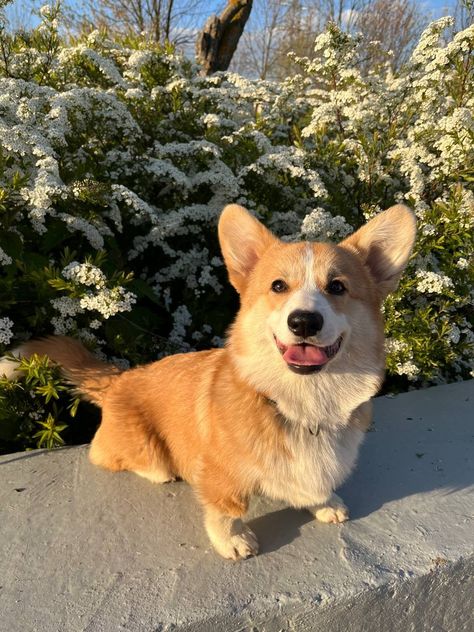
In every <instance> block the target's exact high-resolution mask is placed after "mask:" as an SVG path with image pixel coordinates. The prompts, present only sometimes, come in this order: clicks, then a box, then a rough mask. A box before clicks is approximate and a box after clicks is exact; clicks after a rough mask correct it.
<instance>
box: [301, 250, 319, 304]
mask: <svg viewBox="0 0 474 632" xmlns="http://www.w3.org/2000/svg"><path fill="white" fill-rule="evenodd" d="M303 263H304V283H303V287H304V289H305V290H307V291H310V292H311V291H315V290H316V281H315V279H314V251H313V248H312V246H311V244H308V243H307V244H306V245H305V249H304V259H303Z"/></svg>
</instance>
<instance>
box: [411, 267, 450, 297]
mask: <svg viewBox="0 0 474 632" xmlns="http://www.w3.org/2000/svg"><path fill="white" fill-rule="evenodd" d="M416 278H417V279H418V282H417V284H416V289H417V290H418V291H419V292H423V293H426V294H443V292H444V290H446V289H451V288H453V287H454V283H453V281H452V279H450V278H449V277H448V276H447V275H446V274H443V273H441V272H430V271H428V270H417V272H416Z"/></svg>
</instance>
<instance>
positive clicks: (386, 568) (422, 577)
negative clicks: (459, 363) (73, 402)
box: [0, 381, 474, 632]
mask: <svg viewBox="0 0 474 632" xmlns="http://www.w3.org/2000/svg"><path fill="white" fill-rule="evenodd" d="M473 402H474V381H469V382H464V383H460V384H452V385H448V386H441V387H436V388H432V389H428V390H425V391H417V392H411V393H407V394H404V395H400V396H397V397H395V398H389V397H381V398H378V399H377V400H376V403H375V420H376V429H375V431H373V432H370V433H368V436H367V441H366V443H365V445H364V447H363V449H362V453H361V457H360V461H359V467H358V469H357V470H356V472H355V473H354V475H353V476H352V478H351V479H350V481H349V482H348V483H347V484H346V485H345V486H344V488H343V489H342V490H341V491H340V494H341V496H343V498H344V499H345V501H346V502H347V504H348V505H349V507H350V509H351V512H352V521H351V522H349V523H346V524H344V525H340V526H335V525H324V524H320V523H317V522H315V521H314V520H312V519H311V517H310V515H309V514H306V513H305V512H302V511H295V510H292V509H288V508H285V507H284V506H281V505H278V504H276V503H274V502H270V501H267V500H264V499H256V500H255V501H254V502H253V504H252V508H251V516H250V522H251V526H252V528H253V529H254V530H255V531H256V533H257V535H258V536H259V539H260V543H261V548H262V552H261V554H260V555H259V556H258V557H256V558H253V559H249V560H246V561H244V562H239V563H232V562H229V561H226V560H223V559H221V558H220V557H219V556H218V555H217V554H215V553H214V552H213V551H212V550H211V548H210V546H209V543H208V541H207V538H206V535H205V533H204V529H203V527H202V520H201V512H200V510H199V508H198V506H197V503H196V501H195V499H194V498H193V494H192V491H191V490H190V488H189V487H188V486H187V485H186V484H185V483H172V484H169V485H165V486H155V485H153V484H151V483H149V482H148V481H146V480H143V479H140V478H139V477H137V476H134V475H132V474H128V473H120V474H110V473H107V472H104V471H101V470H99V469H97V468H95V467H93V466H92V465H90V464H89V463H88V460H87V449H86V448H85V447H79V448H68V449H62V450H58V451H55V452H50V453H48V452H44V451H38V452H30V453H21V454H12V455H7V456H3V457H0V630H1V631H2V632H3V631H5V632H17V631H18V632H30V631H37V632H56V631H61V632H63V631H64V632H79V631H81V632H84V631H88V632H118V631H123V630H125V631H127V632H142V631H143V632H162V631H165V630H186V631H196V632H198V631H199V632H203V631H205V632H207V631H214V630H217V631H219V630H224V631H225V632H237V631H252V632H276V631H277V630H278V631H280V630H281V631H283V630H285V631H286V630H297V631H299V630H301V631H303V632H306V631H310V630H315V631H316V632H318V631H319V630H324V631H325V632H327V631H328V630H331V632H339V631H340V632H343V631H344V632H347V631H350V632H358V631H359V630H360V631H364V632H372V631H374V632H385V631H387V632H388V631H392V630H397V631H399V632H406V631H410V630H413V631H416V632H423V631H447V632H451V631H452V632H462V631H469V632H472V630H474V615H473V608H474V580H473V576H474V572H473V571H474V529H473V524H474V520H473V514H474V409H473Z"/></svg>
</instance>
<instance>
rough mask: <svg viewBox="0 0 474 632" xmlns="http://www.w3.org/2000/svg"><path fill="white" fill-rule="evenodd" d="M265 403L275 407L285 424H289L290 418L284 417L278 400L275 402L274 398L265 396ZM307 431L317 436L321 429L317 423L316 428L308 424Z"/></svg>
mask: <svg viewBox="0 0 474 632" xmlns="http://www.w3.org/2000/svg"><path fill="white" fill-rule="evenodd" d="M265 399H266V401H267V404H270V406H272V407H273V408H274V409H275V412H276V414H277V415H278V416H279V417H280V418H281V419H282V420H283V421H284V422H285V423H286V424H291V423H292V422H291V420H290V419H288V417H286V416H285V415H284V414H283V413H282V412H281V410H280V409H279V408H278V402H276V401H275V400H274V399H270V397H265ZM308 431H309V434H310V435H312V436H313V437H317V436H318V435H319V433H320V431H321V428H320V427H319V424H318V425H317V426H316V428H311V426H308Z"/></svg>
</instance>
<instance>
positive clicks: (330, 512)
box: [315, 507, 349, 524]
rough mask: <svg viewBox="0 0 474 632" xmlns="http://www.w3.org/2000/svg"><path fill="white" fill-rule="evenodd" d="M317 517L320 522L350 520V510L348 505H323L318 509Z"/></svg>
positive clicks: (336, 522)
mask: <svg viewBox="0 0 474 632" xmlns="http://www.w3.org/2000/svg"><path fill="white" fill-rule="evenodd" d="M315 517H316V519H317V520H319V521H320V522H326V523H332V524H339V523H340V522H346V520H349V511H348V509H347V508H346V507H323V508H322V509H318V511H316V513H315Z"/></svg>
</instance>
